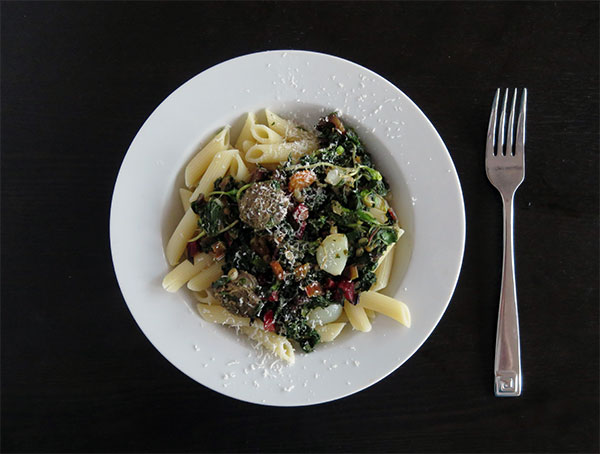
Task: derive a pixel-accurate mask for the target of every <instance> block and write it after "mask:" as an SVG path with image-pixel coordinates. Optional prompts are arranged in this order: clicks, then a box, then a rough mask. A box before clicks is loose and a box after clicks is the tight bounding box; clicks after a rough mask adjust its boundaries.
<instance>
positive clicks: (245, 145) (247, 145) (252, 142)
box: [239, 139, 256, 156]
mask: <svg viewBox="0 0 600 454" xmlns="http://www.w3.org/2000/svg"><path fill="white" fill-rule="evenodd" d="M254 145H256V140H254V139H252V140H244V142H243V143H242V148H239V150H241V151H242V152H243V153H244V156H245V155H246V153H247V152H248V150H249V149H250V148H252V147H253V146H254Z"/></svg>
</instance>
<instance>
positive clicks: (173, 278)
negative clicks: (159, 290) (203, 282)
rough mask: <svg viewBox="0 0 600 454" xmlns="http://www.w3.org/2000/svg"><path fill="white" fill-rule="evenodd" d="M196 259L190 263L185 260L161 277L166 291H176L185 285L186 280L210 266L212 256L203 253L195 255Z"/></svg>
mask: <svg viewBox="0 0 600 454" xmlns="http://www.w3.org/2000/svg"><path fill="white" fill-rule="evenodd" d="M197 257H198V259H197V260H196V261H195V263H194V264H193V265H192V263H191V262H189V261H188V260H185V261H183V262H181V263H180V264H179V265H177V266H176V267H175V268H173V269H172V270H171V271H170V272H169V273H168V274H167V275H166V276H165V277H164V279H163V281H162V286H163V288H164V289H165V290H166V291H167V292H176V291H177V290H179V289H180V288H181V287H183V286H184V285H185V283H186V282H187V281H189V280H190V279H191V278H193V277H194V276H195V275H196V274H198V273H200V272H201V271H202V270H203V269H205V268H207V267H208V266H210V264H211V263H212V262H213V258H212V256H210V255H208V254H204V253H200V254H198V255H197Z"/></svg>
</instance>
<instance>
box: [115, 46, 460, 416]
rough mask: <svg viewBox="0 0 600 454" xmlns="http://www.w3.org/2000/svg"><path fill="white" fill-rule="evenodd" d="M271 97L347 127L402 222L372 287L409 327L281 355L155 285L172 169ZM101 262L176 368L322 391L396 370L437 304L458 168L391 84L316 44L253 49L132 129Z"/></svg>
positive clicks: (261, 387)
mask: <svg viewBox="0 0 600 454" xmlns="http://www.w3.org/2000/svg"><path fill="white" fill-rule="evenodd" d="M265 107H269V108H270V109H271V110H273V111H274V112H276V113H278V114H280V115H281V116H283V117H288V118H294V119H296V120H298V121H300V122H301V123H304V124H306V125H307V126H313V125H314V124H315V123H316V122H317V120H318V118H319V117H320V116H322V115H323V114H327V113H329V112H331V111H333V110H337V111H338V112H341V114H342V119H343V120H344V121H345V122H347V123H348V124H350V125H351V126H354V127H355V129H356V130H357V132H358V133H359V135H360V137H361V138H362V139H363V142H364V143H365V145H366V147H367V149H368V150H369V151H370V152H371V154H372V156H373V158H374V160H375V163H376V165H377V167H378V168H379V169H380V170H381V171H382V173H383V174H384V176H385V177H386V179H387V180H388V182H389V183H390V185H391V188H392V193H393V196H394V198H393V202H392V205H393V206H394V207H395V209H396V212H397V213H398V217H399V220H400V223H401V225H402V227H403V228H404V229H405V230H406V234H405V235H404V236H403V237H402V238H401V240H400V243H399V245H398V247H397V248H396V249H397V251H396V255H395V266H394V271H393V274H392V277H391V280H390V284H389V286H388V288H387V289H386V290H385V291H384V293H387V294H389V295H391V296H394V297H396V298H398V299H401V300H403V301H404V302H405V303H406V304H408V306H409V307H410V310H411V314H412V327H411V328H410V329H408V328H405V327H403V326H402V325H400V324H398V323H397V322H395V321H392V320H390V319H388V318H386V317H384V316H379V317H377V318H376V319H375V321H374V323H373V329H372V331H371V332H370V333H360V332H355V331H351V330H350V329H348V328H346V329H345V331H344V333H343V334H342V335H341V336H340V337H339V338H338V339H336V341H335V342H333V343H331V344H322V345H319V346H318V347H317V348H316V351H315V352H313V353H310V354H304V353H301V352H297V354H296V364H295V365H293V366H287V365H283V364H282V363H281V362H280V361H276V360H275V358H273V357H271V356H265V355H264V354H262V353H261V351H259V350H256V349H254V348H253V346H252V343H251V342H250V341H249V340H247V339H246V338H244V337H243V336H241V335H239V336H238V335H237V334H236V332H235V330H233V329H230V328H227V327H223V326H217V325H212V324H210V323H207V322H205V321H204V320H202V319H201V318H200V316H199V315H197V314H196V313H195V311H194V309H193V308H194V306H195V304H194V303H195V301H194V298H193V296H191V295H190V294H189V293H188V292H187V290H186V289H185V288H184V289H181V290H180V291H179V292H177V293H175V294H171V293H167V292H166V291H164V290H163V289H162V286H161V282H162V279H163V277H164V276H165V274H166V273H167V272H168V271H169V266H168V265H167V261H166V259H165V256H164V246H165V244H166V242H167V240H168V238H169V236H170V235H171V232H172V231H173V229H174V228H175V226H176V225H177V223H178V222H179V219H180V218H181V216H182V213H183V211H182V208H181V206H180V201H179V195H178V189H179V188H180V187H183V186H184V184H183V169H184V167H185V164H186V163H187V162H188V160H189V159H190V158H191V157H192V156H193V155H194V152H195V151H196V150H198V149H199V148H200V146H201V145H202V144H203V143H204V142H205V141H206V140H208V139H209V138H210V137H212V135H214V134H215V133H216V132H217V131H218V130H219V128H221V127H222V126H224V125H225V124H231V125H232V128H233V129H232V137H235V133H236V132H237V131H239V129H240V128H241V124H242V123H243V120H244V117H245V113H246V112H248V111H256V112H258V111H260V110H261V109H264V108H265ZM110 240H111V249H112V256H113V263H114V267H115V271H116V275H117V279H118V281H119V285H120V287H121V291H122V292H123V296H124V297H125V301H126V302H127V305H128V306H129V310H130V311H131V313H132V315H133V317H134V318H135V320H136V322H137V323H138V325H139V326H140V328H141V329H142V331H143V332H144V334H145V335H146V337H148V339H149V340H150V342H152V344H153V345H154V346H155V347H156V348H157V349H158V350H159V351H160V353H162V354H163V355H164V357H165V358H167V360H168V361H170V362H171V363H172V364H173V365H174V366H176V367H177V368H178V369H180V370H181V371H182V372H184V373H185V374H187V375H188V376H190V377H191V378H193V379H194V380H196V381H197V382H199V383H201V384H203V385H204V386H207V387H209V388H211V389H213V390H215V391H217V392H220V393H222V394H225V395H227V396H230V397H234V398H236V399H241V400H244V401H248V402H255V403H259V404H266V405H278V406H297V405H309V404H316V403H320V402H326V401H330V400H334V399H338V398H340V397H344V396H347V395H349V394H352V393H355V392H357V391H360V390H361V389H364V388H366V387H367V386H370V385H372V384H373V383H376V382H377V381H379V380H381V379H382V378H383V377H385V376H387V375H388V374H390V373H391V372H393V371H394V370H396V369H397V368H398V367H399V366H400V365H402V363H404V362H405V361H406V360H407V359H408V358H410V356H411V355H412V354H413V353H415V351H416V350H417V349H418V348H419V347H420V346H421V345H422V344H423V342H424V341H425V340H426V339H427V337H428V336H429V335H430V334H431V332H432V330H433V329H434V327H435V326H436V325H437V323H438V322H439V320H440V318H441V316H442V315H443V313H444V311H445V309H446V307H447V305H448V302H449V301H450V298H451V296H452V293H453V291H454V287H455V285H456V281H457V278H458V274H459V270H460V267H461V263H462V257H463V250H464V241H465V214H464V204H463V198H462V192H461V188H460V183H459V180H458V176H457V174H456V171H455V169H454V165H453V163H452V160H451V159H450V155H449V154H448V151H447V150H446V147H445V146H444V143H443V142H442V140H441V138H440V137H439V135H438V134H437V132H436V130H435V129H434V127H433V125H432V124H431V123H430V122H429V120H428V119H427V117H425V115H424V114H423V113H422V112H421V111H420V110H419V108H418V107H417V106H416V105H415V104H414V103H413V102H412V101H411V100H410V99H409V98H408V97H407V96H406V95H405V94H404V93H402V92H401V91H400V90H399V89H398V88H396V87H395V86H394V85H392V84H391V83H390V82H388V81H386V80H385V79H383V78H382V77H380V76H378V75H377V74H375V73H373V72H372V71H369V70H368V69H365V68H363V67H362V66H359V65H357V64H355V63H351V62H349V61H346V60H343V59H340V58H337V57H332V56H330V55H324V54H319V53H314V52H304V51H271V52H261V53H256V54H251V55H246V56H243V57H239V58H235V59H233V60H229V61H226V62H224V63H221V64H219V65H217V66H214V67H212V68H210V69H208V70H206V71H204V72H202V73H201V74H199V75H197V76H196V77H194V78H193V79H191V80H189V81H188V82H186V83H185V84H183V85H182V86H181V87H179V88H178V89H177V90H175V91H174V92H173V93H172V94H171V95H170V96H169V97H168V98H167V99H165V100H164V101H163V102H162V104H160V106H158V108H157V109H156V110H155V111H154V112H153V113H152V115H150V117H149V118H148V120H146V122H145V123H144V125H143V126H142V128H141V129H140V130H139V132H138V134H137V135H136V137H135V139H134V140H133V142H132V144H131V146H130V147H129V150H128V151H127V155H126V156H125V159H124V160H123V164H122V166H121V169H120V172H119V176H118V178H117V182H116V184H115V189H114V194H113V200H112V206H111V218H110Z"/></svg>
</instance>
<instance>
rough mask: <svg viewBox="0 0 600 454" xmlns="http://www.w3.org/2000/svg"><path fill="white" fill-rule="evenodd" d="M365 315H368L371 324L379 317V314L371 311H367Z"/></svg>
mask: <svg viewBox="0 0 600 454" xmlns="http://www.w3.org/2000/svg"><path fill="white" fill-rule="evenodd" d="M365 314H367V317H368V318H369V321H370V322H371V323H372V322H373V320H375V317H377V312H375V311H372V310H371V309H365Z"/></svg>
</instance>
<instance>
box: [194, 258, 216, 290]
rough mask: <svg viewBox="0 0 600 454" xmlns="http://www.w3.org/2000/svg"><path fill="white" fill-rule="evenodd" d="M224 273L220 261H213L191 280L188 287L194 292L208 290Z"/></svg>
mask: <svg viewBox="0 0 600 454" xmlns="http://www.w3.org/2000/svg"><path fill="white" fill-rule="evenodd" d="M222 274H223V270H222V268H221V264H220V263H213V264H212V265H211V266H209V267H208V268H206V269H204V270H202V271H200V272H199V273H198V274H197V275H196V276H194V277H193V278H192V279H190V280H189V282H188V283H187V287H188V288H189V289H190V290H192V291H193V292H199V291H200V290H206V289H207V288H209V287H210V286H211V284H212V283H213V282H214V281H216V280H217V279H219V278H220V277H221V275H222Z"/></svg>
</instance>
